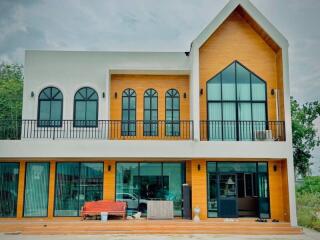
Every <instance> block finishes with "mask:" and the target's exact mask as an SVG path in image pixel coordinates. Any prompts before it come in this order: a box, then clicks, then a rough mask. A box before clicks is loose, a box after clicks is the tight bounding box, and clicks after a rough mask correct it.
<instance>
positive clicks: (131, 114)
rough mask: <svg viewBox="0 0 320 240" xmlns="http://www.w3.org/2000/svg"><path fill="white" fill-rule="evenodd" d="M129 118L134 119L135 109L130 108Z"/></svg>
mask: <svg viewBox="0 0 320 240" xmlns="http://www.w3.org/2000/svg"><path fill="white" fill-rule="evenodd" d="M129 120H130V121H135V120H136V111H135V110H130V116H129Z"/></svg>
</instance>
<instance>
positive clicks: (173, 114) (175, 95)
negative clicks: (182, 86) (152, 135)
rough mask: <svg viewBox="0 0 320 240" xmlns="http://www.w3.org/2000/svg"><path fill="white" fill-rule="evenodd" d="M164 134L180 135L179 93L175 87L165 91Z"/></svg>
mask: <svg viewBox="0 0 320 240" xmlns="http://www.w3.org/2000/svg"><path fill="white" fill-rule="evenodd" d="M166 136H180V95H179V92H178V91H177V90H176V89H170V90H168V91H167V92H166Z"/></svg>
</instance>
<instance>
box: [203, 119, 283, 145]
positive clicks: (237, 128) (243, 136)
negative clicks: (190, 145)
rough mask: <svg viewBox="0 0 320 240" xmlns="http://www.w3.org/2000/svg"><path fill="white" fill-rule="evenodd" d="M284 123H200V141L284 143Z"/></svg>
mask: <svg viewBox="0 0 320 240" xmlns="http://www.w3.org/2000/svg"><path fill="white" fill-rule="evenodd" d="M285 134H286V133H285V122H284V121H200V140H201V141H285V140H286V135H285Z"/></svg>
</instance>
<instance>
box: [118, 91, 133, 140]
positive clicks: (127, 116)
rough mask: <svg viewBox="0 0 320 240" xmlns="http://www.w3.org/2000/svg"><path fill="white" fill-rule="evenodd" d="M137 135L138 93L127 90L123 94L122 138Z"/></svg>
mask: <svg viewBox="0 0 320 240" xmlns="http://www.w3.org/2000/svg"><path fill="white" fill-rule="evenodd" d="M135 135H136V92H135V91H134V90H133V89H131V88H128V89H125V90H124V91H123V92H122V122H121V136H135Z"/></svg>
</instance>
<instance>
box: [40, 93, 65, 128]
mask: <svg viewBox="0 0 320 240" xmlns="http://www.w3.org/2000/svg"><path fill="white" fill-rule="evenodd" d="M62 103H63V96H62V93H61V91H60V90H59V89H58V88H55V87H47V88H45V89H43V90H42V91H41V92H40V94H39V97H38V126H39V127H60V126H62Z"/></svg>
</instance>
